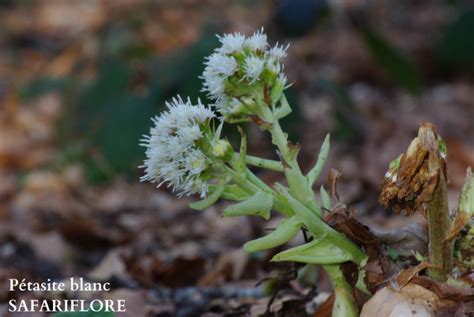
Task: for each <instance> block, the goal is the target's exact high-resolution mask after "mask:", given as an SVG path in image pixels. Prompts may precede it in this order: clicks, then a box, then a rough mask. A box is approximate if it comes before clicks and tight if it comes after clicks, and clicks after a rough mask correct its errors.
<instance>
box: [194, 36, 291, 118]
mask: <svg viewBox="0 0 474 317" xmlns="http://www.w3.org/2000/svg"><path fill="white" fill-rule="evenodd" d="M219 41H220V43H221V46H220V47H218V48H217V49H216V50H215V51H214V53H213V54H211V55H210V56H209V57H207V60H206V62H205V69H204V72H203V74H202V76H201V78H202V79H203V80H204V84H203V91H204V92H206V93H207V95H208V97H209V98H210V99H212V100H214V102H215V106H216V108H218V109H219V111H220V112H221V114H222V115H223V116H224V117H232V116H234V115H235V116H238V115H239V114H242V112H245V108H246V107H247V106H249V103H250V104H251V103H252V101H253V99H254V96H253V95H251V91H250V90H251V89H250V90H249V87H252V86H255V87H257V86H258V87H259V88H260V89H262V87H263V85H265V86H266V88H269V89H271V88H272V87H273V86H275V85H276V84H277V83H278V84H279V86H281V87H284V86H285V85H286V77H285V75H284V73H283V71H282V70H283V66H282V64H281V60H282V59H283V58H284V57H285V56H286V49H287V48H288V47H282V46H278V45H276V46H275V47H273V48H270V47H269V45H268V42H267V35H266V34H265V33H263V29H261V30H259V31H257V32H255V33H254V34H253V35H252V36H250V37H245V36H244V35H242V34H240V33H233V34H226V35H224V36H219Z"/></svg>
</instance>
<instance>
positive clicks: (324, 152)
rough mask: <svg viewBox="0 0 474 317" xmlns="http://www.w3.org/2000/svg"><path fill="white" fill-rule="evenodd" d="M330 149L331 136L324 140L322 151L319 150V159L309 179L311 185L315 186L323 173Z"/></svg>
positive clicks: (310, 172)
mask: <svg viewBox="0 0 474 317" xmlns="http://www.w3.org/2000/svg"><path fill="white" fill-rule="evenodd" d="M329 147H330V135H329V134H327V135H326V137H325V138H324V142H323V144H322V145H321V149H320V150H319V155H318V159H317V161H316V164H315V165H314V167H313V168H312V169H311V170H310V171H309V173H308V175H307V177H308V182H309V184H310V185H312V184H314V182H315V181H316V180H317V179H318V177H319V175H321V172H322V171H323V168H324V165H325V164H326V160H327V158H328V153H329Z"/></svg>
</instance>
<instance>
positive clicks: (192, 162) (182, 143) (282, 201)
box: [142, 30, 367, 317]
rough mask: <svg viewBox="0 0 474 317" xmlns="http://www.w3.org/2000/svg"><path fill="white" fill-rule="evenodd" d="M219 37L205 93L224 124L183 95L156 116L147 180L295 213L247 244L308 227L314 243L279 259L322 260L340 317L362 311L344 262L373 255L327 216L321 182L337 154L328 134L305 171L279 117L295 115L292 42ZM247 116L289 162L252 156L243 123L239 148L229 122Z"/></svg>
mask: <svg viewBox="0 0 474 317" xmlns="http://www.w3.org/2000/svg"><path fill="white" fill-rule="evenodd" d="M219 40H220V42H221V46H220V47H219V48H217V49H216V50H215V51H214V53H213V54H212V55H211V56H209V57H208V58H207V60H206V62H205V70H204V72H203V75H202V79H203V80H204V83H203V91H205V92H207V94H208V97H209V98H210V99H211V100H213V101H214V104H213V105H214V107H215V108H216V110H217V111H218V112H219V113H220V115H221V119H222V121H221V123H220V124H219V125H217V127H215V126H214V125H213V121H214V120H213V119H214V117H215V115H214V113H213V112H212V111H211V110H210V109H209V108H206V107H204V106H203V105H202V104H201V103H198V104H197V105H192V104H191V102H190V101H189V100H188V101H187V102H183V101H182V100H181V99H179V98H177V99H174V100H173V102H171V103H169V104H168V111H166V112H164V113H162V114H161V115H160V116H159V117H157V118H155V119H154V123H155V126H154V127H153V128H152V129H151V131H150V135H149V136H147V137H145V139H144V141H143V145H144V146H145V147H146V148H147V150H146V154H147V160H146V161H145V164H144V166H143V167H144V168H145V176H144V177H143V178H142V180H149V181H152V182H156V183H158V184H161V183H167V184H168V186H170V187H171V188H172V189H173V190H174V191H176V192H177V193H178V195H190V194H199V195H200V196H201V198H203V199H202V200H201V201H198V202H194V203H192V204H191V205H190V206H191V207H192V208H194V209H198V210H203V209H205V208H207V207H209V206H211V205H212V204H214V203H215V202H216V201H217V200H218V199H220V198H221V199H227V200H232V201H236V202H237V203H235V204H234V205H231V206H229V207H227V208H225V209H224V212H223V214H224V216H228V217H235V216H260V217H262V218H264V219H269V218H270V216H271V211H272V210H274V211H276V212H278V213H280V214H282V215H283V216H284V217H285V218H286V219H285V220H283V221H282V222H281V223H280V225H278V227H277V228H276V229H275V230H274V231H273V232H271V233H270V234H268V235H267V236H264V237H261V238H259V239H256V240H253V241H249V242H247V243H246V244H245V245H244V250H246V251H247V252H257V251H261V250H266V249H270V248H274V247H277V246H279V245H282V244H284V243H286V242H288V241H289V240H291V239H292V238H293V237H295V236H296V235H297V234H298V233H299V232H300V231H301V230H307V231H308V232H309V233H310V234H311V236H312V239H311V241H309V242H308V243H306V244H304V245H301V246H298V247H295V248H292V249H289V250H286V251H283V252H281V253H278V254H277V255H275V256H274V258H273V259H272V260H273V261H292V262H302V263H308V264H320V265H323V267H324V268H325V269H326V272H327V273H328V275H329V276H330V279H331V281H332V282H333V286H334V288H335V294H336V303H337V305H335V306H334V310H333V316H337V317H339V316H348V317H351V316H357V307H356V305H355V301H354V297H353V289H352V286H351V285H349V284H348V283H347V282H346V281H345V278H344V276H343V274H342V272H341V270H340V264H342V263H344V262H348V261H352V262H354V263H356V264H357V265H359V266H361V267H363V266H364V265H365V262H366V259H367V257H366V255H365V254H364V253H363V252H362V251H361V250H360V248H359V247H358V246H357V245H356V244H354V243H353V242H352V241H351V240H349V239H348V238H347V237H346V236H345V235H344V234H342V233H340V232H338V231H336V230H335V229H333V228H332V227H331V226H329V225H328V224H326V223H325V222H324V220H323V209H324V210H330V208H331V205H330V199H329V197H328V195H327V193H326V192H325V191H324V189H323V188H322V189H321V193H322V195H321V196H322V203H319V202H318V201H317V200H316V199H315V197H314V196H315V195H314V192H313V189H312V186H313V184H314V182H315V181H316V179H317V178H318V176H319V175H320V173H321V171H322V169H323V167H324V164H325V161H326V158H327V155H328V151H329V136H328V137H326V139H325V140H324V142H323V145H322V147H321V151H320V153H319V156H318V157H317V160H316V163H315V165H314V167H313V168H312V169H311V170H310V171H309V172H308V173H307V174H303V173H302V171H301V169H300V167H299V164H298V161H297V156H298V151H299V147H297V146H295V145H293V144H291V143H290V142H289V141H288V139H287V135H286V133H284V132H283V130H282V128H281V126H280V124H279V120H280V119H281V118H283V117H284V116H286V115H288V114H289V113H290V112H291V107H290V105H289V104H288V102H287V100H286V98H285V95H284V89H285V87H286V85H287V82H286V77H285V75H284V73H283V66H282V64H281V60H282V58H283V57H284V56H285V55H286V48H284V47H282V46H278V45H277V46H274V47H270V46H269V44H268V42H267V36H266V35H265V34H264V33H263V30H260V31H258V32H255V33H254V34H253V35H252V36H250V37H245V36H243V35H241V34H239V33H234V34H227V35H224V36H222V37H219ZM242 121H253V122H254V123H256V124H257V125H258V126H259V127H260V128H261V129H263V130H265V131H268V132H269V133H270V134H271V136H272V142H273V144H274V145H275V146H276V148H277V152H278V153H279V156H280V158H281V160H280V161H272V160H267V159H262V158H258V157H255V156H251V155H248V154H247V139H246V136H245V133H244V132H243V131H242V130H240V132H241V136H242V140H241V145H240V150H239V151H238V152H237V151H234V149H233V148H232V147H231V146H230V144H229V142H228V141H227V140H226V139H225V138H221V131H222V125H223V124H224V122H228V123H235V122H242ZM249 165H252V166H256V167H259V168H266V169H270V170H274V171H278V172H283V173H284V175H285V178H286V181H287V184H288V186H283V185H281V184H278V183H277V184H274V186H273V187H271V186H269V185H267V184H266V183H264V182H263V181H261V180H260V179H259V178H258V177H257V176H256V175H255V174H253V173H252V172H251V171H250V169H249V168H248V166H249ZM321 204H322V206H321Z"/></svg>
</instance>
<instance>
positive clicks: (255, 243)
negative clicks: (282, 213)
mask: <svg viewBox="0 0 474 317" xmlns="http://www.w3.org/2000/svg"><path fill="white" fill-rule="evenodd" d="M302 225H303V223H302V222H301V221H300V220H299V219H298V217H296V216H293V217H291V218H288V219H285V220H283V221H282V222H281V223H280V224H279V225H278V227H277V228H276V229H275V230H273V231H272V232H271V233H269V234H267V235H266V236H264V237H262V238H259V239H255V240H252V241H249V242H247V243H246V244H244V250H245V252H249V253H250V252H257V251H261V250H266V249H271V248H274V247H277V246H279V245H282V244H284V243H286V242H288V241H289V240H291V239H293V237H294V236H296V235H297V234H298V232H299V231H300V228H301V226H302Z"/></svg>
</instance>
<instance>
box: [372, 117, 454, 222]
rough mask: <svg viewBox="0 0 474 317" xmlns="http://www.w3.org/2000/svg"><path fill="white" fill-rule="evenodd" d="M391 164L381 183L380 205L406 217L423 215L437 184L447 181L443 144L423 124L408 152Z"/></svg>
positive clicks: (434, 132) (432, 126) (431, 125)
mask: <svg viewBox="0 0 474 317" xmlns="http://www.w3.org/2000/svg"><path fill="white" fill-rule="evenodd" d="M392 163H393V164H391V167H390V169H389V171H388V172H387V174H386V175H385V179H384V181H383V183H382V190H381V193H380V197H379V201H380V203H381V204H382V205H384V206H385V207H391V208H393V209H394V210H395V211H397V212H400V211H404V212H405V213H406V214H408V215H412V214H414V213H415V212H416V211H420V212H422V213H423V214H424V212H425V208H426V206H425V205H426V203H428V202H429V201H431V199H432V198H433V193H434V190H435V189H436V187H437V186H438V183H439V182H440V181H444V182H446V179H447V178H446V161H445V149H444V143H443V141H442V140H441V138H440V136H439V135H438V134H437V133H436V127H435V126H434V125H433V124H431V123H423V124H422V125H421V127H420V129H419V131H418V136H417V137H416V138H415V139H414V140H413V141H412V142H411V144H410V146H409V147H408V149H407V152H406V153H404V154H403V155H402V156H401V157H400V159H399V161H398V160H397V161H394V162H392Z"/></svg>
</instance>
